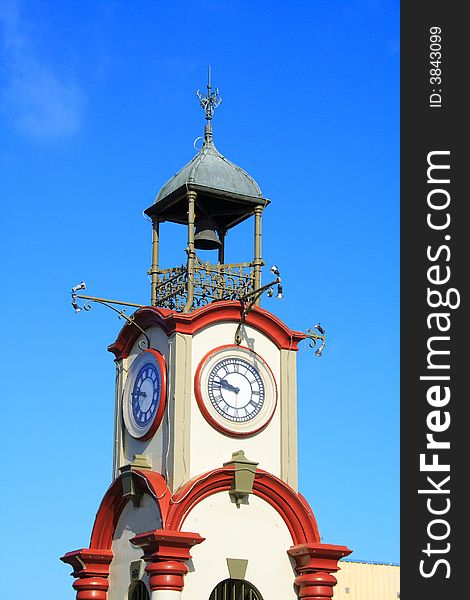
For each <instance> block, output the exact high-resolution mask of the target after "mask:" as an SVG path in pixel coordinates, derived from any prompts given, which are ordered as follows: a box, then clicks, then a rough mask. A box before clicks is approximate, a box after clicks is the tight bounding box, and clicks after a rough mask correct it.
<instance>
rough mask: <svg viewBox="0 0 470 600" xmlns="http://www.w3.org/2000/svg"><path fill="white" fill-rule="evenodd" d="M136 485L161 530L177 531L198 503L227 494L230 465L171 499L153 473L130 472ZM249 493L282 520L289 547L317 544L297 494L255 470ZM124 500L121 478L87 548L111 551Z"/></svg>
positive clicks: (109, 492)
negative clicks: (156, 510) (159, 521)
mask: <svg viewBox="0 0 470 600" xmlns="http://www.w3.org/2000/svg"><path fill="white" fill-rule="evenodd" d="M133 473H134V476H135V477H136V483H137V484H138V485H139V486H140V487H141V489H142V490H143V491H144V492H146V493H148V494H150V495H151V496H152V497H153V498H154V500H155V502H156V503H157V506H158V507H159V509H160V513H161V517H162V528H163V529H166V530H171V531H180V530H181V527H182V526H183V524H184V521H185V519H186V517H187V516H188V514H189V513H190V512H191V511H192V510H193V509H194V507H195V506H196V505H197V504H199V502H201V501H202V500H204V499H205V498H207V497H208V496H211V495H212V494H216V493H218V492H224V491H228V490H230V489H231V487H232V482H233V465H228V466H226V467H221V468H220V469H215V470H214V471H211V472H209V473H204V474H203V475H200V476H198V477H196V478H194V479H192V480H190V481H188V482H187V483H186V484H185V485H184V486H183V487H182V488H180V489H179V490H178V491H177V492H176V493H175V494H174V496H173V497H171V492H170V490H169V489H168V487H167V485H166V482H165V480H164V479H163V477H162V476H161V475H160V474H159V473H155V472H153V471H144V470H141V471H139V470H136V471H133ZM253 493H254V495H255V496H258V497H259V498H261V499H262V500H264V501H265V502H267V503H268V504H270V505H271V506H272V507H273V508H274V509H275V510H276V511H277V512H278V513H279V515H280V516H281V517H282V519H283V520H284V522H285V523H286V526H287V528H288V529H289V532H290V534H291V537H292V542H293V544H304V543H307V542H319V541H320V535H319V533H318V527H317V523H316V520H315V516H314V514H313V512H312V510H311V508H310V507H309V505H308V503H307V502H306V500H305V499H304V498H303V497H302V495H301V494H298V493H297V492H295V491H294V490H293V489H292V488H291V487H290V486H288V485H287V484H286V483H284V481H282V480H281V479H279V478H278V477H275V476H274V475H272V474H271V473H268V472H266V471H262V470H261V469H257V471H256V475H255V480H254V484H253ZM127 502H128V499H127V498H123V497H122V484H121V478H120V477H119V478H117V479H116V480H115V481H114V482H113V484H112V485H111V486H110V487H109V489H108V490H107V492H106V494H105V495H104V498H103V500H102V502H101V505H100V507H99V509H98V512H97V515H96V519H95V523H94V526H93V531H92V534H91V540H90V548H92V549H102V548H105V549H108V550H109V549H111V544H112V541H113V534H114V531H115V528H116V525H117V522H118V519H119V517H120V515H121V513H122V510H123V509H124V506H125V505H126V504H127Z"/></svg>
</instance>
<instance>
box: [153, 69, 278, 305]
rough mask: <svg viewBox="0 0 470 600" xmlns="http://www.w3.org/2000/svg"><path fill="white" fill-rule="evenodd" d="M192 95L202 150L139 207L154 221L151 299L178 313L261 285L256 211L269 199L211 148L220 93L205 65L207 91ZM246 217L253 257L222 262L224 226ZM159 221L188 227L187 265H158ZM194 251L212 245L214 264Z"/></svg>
mask: <svg viewBox="0 0 470 600" xmlns="http://www.w3.org/2000/svg"><path fill="white" fill-rule="evenodd" d="M197 95H198V97H199V101H200V103H201V106H202V107H203V109H204V112H205V117H206V125H205V130H204V141H203V143H202V146H201V149H200V150H199V152H198V153H197V154H196V156H194V157H193V158H192V159H191V160H190V161H189V162H188V163H187V164H186V165H185V166H184V167H183V168H182V169H181V170H180V171H178V173H176V175H173V177H172V178H171V179H169V180H168V181H167V182H166V183H165V184H164V186H163V187H162V188H161V189H160V191H159V192H158V194H157V197H156V198H155V202H154V203H153V204H152V206H150V207H149V208H147V209H146V210H145V211H144V212H145V214H146V215H148V216H149V217H150V218H151V219H152V224H153V243H152V266H151V268H150V270H149V275H151V280H152V304H153V305H156V306H163V307H165V308H171V309H173V310H179V311H183V312H188V311H190V310H193V309H194V308H197V307H198V306H201V305H203V304H207V303H209V302H213V301H217V300H224V299H225V300H226V299H240V298H244V297H246V294H250V293H251V292H253V290H257V289H258V288H259V287H260V284H261V268H262V266H263V264H264V263H263V261H262V259H261V214H262V212H263V209H264V208H265V207H266V206H267V205H268V204H269V200H267V199H266V198H265V197H264V196H263V194H262V192H261V189H260V187H259V185H258V184H257V183H256V181H255V180H254V179H253V177H251V176H250V175H249V174H248V173H247V172H246V171H245V170H244V169H242V168H241V167H239V166H238V165H236V164H234V163H233V162H231V161H230V160H228V159H227V158H225V156H223V155H222V154H221V153H220V152H219V151H218V150H217V148H216V147H215V144H214V141H213V137H212V124H211V121H212V117H213V115H214V109H215V108H217V107H218V106H219V104H220V102H221V98H220V96H219V91H218V89H215V90H214V91H212V89H211V83H210V70H209V79H208V84H207V93H206V94H201V93H200V92H199V91H198V92H197ZM251 216H254V220H255V231H254V258H253V261H252V262H250V263H236V264H225V260H224V254H225V236H226V234H227V232H228V230H229V229H231V228H232V227H235V226H236V225H238V224H239V223H241V222H242V221H245V220H246V219H248V218H249V217H251ZM164 221H169V222H171V223H178V224H181V225H186V226H187V228H188V245H187V248H186V253H187V256H188V259H187V264H186V266H182V267H175V268H171V269H164V270H161V269H159V266H158V248H159V242H160V232H159V225H160V223H162V222H164ZM196 250H217V251H218V260H217V263H215V264H212V265H211V264H210V263H209V262H208V261H206V262H205V263H203V262H202V261H201V260H200V259H199V258H198V256H196ZM203 265H204V266H203ZM198 282H200V283H199V285H198ZM211 282H212V283H211Z"/></svg>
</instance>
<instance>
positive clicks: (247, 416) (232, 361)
mask: <svg viewBox="0 0 470 600" xmlns="http://www.w3.org/2000/svg"><path fill="white" fill-rule="evenodd" d="M207 391H208V394H209V398H210V401H211V403H212V406H213V407H214V408H215V410H216V411H217V412H218V413H219V414H221V415H222V416H223V417H225V418H226V419H228V420H229V421H234V422H238V423H240V422H245V421H251V419H253V418H254V417H256V415H257V414H259V412H260V410H261V408H262V406H263V403H264V396H265V392H264V384H263V379H262V377H261V375H260V373H259V370H258V369H257V368H256V366H254V365H253V364H251V363H250V362H248V361H247V360H245V359H244V358H239V357H233V356H228V357H227V358H223V359H222V360H219V361H218V362H217V363H216V364H215V365H214V366H213V367H212V369H211V372H210V373H209V377H208V380H207Z"/></svg>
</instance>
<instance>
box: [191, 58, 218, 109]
mask: <svg viewBox="0 0 470 600" xmlns="http://www.w3.org/2000/svg"><path fill="white" fill-rule="evenodd" d="M196 95H197V97H198V98H199V102H200V103H201V106H202V108H203V109H204V112H205V113H206V120H207V121H211V119H212V117H213V116H214V109H216V108H217V107H218V106H219V105H220V103H221V102H222V98H221V97H220V96H219V90H218V88H215V90H214V91H213V92H211V68H210V66H209V69H208V75H207V95H204V94H201V92H200V91H199V90H197V92H196Z"/></svg>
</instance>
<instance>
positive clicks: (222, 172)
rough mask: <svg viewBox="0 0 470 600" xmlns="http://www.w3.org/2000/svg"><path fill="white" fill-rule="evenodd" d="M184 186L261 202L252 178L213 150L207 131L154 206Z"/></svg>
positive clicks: (214, 148) (260, 196)
mask: <svg viewBox="0 0 470 600" xmlns="http://www.w3.org/2000/svg"><path fill="white" fill-rule="evenodd" d="M187 184H193V185H195V186H198V187H199V186H202V187H204V188H210V189H211V190H213V191H216V190H220V191H223V192H229V193H231V194H235V195H237V196H238V195H240V196H250V197H252V198H263V194H262V192H261V189H260V187H259V185H258V184H257V183H256V181H255V180H254V179H253V177H251V176H250V175H248V173H247V172H246V171H245V170H244V169H242V168H241V167H239V166H238V165H235V164H234V163H233V162H231V161H229V160H228V159H227V158H225V156H223V155H222V154H221V153H220V152H219V151H218V150H217V148H216V147H215V145H214V143H213V141H212V132H211V131H209V132H207V131H206V135H205V136H204V143H203V144H202V147H201V149H200V150H199V152H198V153H197V154H196V156H195V157H194V158H193V159H192V160H190V161H189V162H188V163H187V164H186V165H185V166H184V167H183V168H182V169H181V170H180V171H178V173H176V175H173V177H172V178H171V179H169V180H168V181H167V182H166V183H165V185H164V186H163V187H162V188H161V190H160V191H159V193H158V194H157V197H156V199H155V203H158V202H161V201H163V200H164V199H165V198H167V197H168V196H170V194H172V193H173V192H175V191H176V190H178V189H180V188H181V187H182V186H184V187H187Z"/></svg>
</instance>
